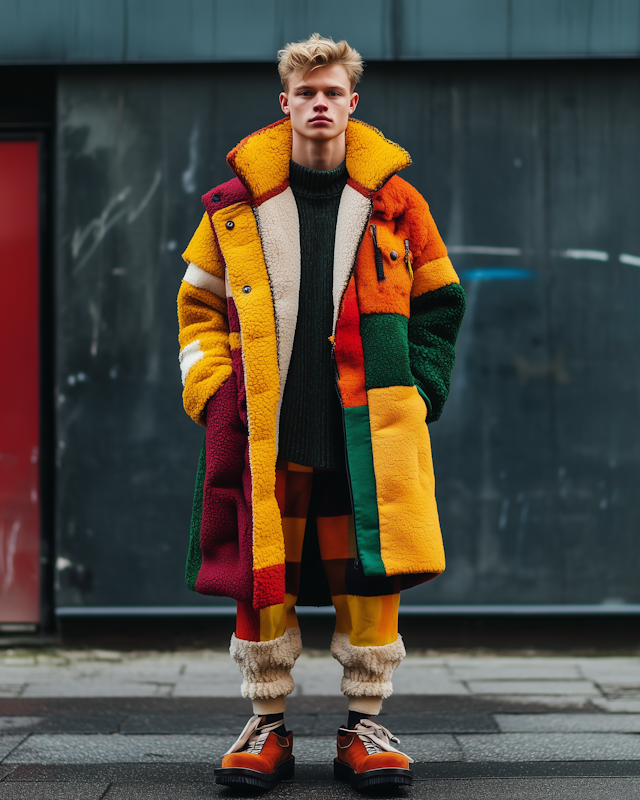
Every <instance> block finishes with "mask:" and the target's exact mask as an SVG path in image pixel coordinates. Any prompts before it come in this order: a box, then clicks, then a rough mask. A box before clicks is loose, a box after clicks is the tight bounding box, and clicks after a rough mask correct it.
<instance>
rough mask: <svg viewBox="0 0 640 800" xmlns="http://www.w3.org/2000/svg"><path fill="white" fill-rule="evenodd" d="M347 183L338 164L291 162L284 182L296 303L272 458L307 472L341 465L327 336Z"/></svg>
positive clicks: (337, 410)
mask: <svg viewBox="0 0 640 800" xmlns="http://www.w3.org/2000/svg"><path fill="white" fill-rule="evenodd" d="M347 178H348V175H347V168H346V166H345V164H344V163H343V164H341V165H340V166H339V167H338V168H337V169H334V170H331V171H329V172H318V171H316V170H311V169H307V168H306V167H302V166H300V164H296V163H295V162H294V161H292V162H291V171H290V174H289V181H290V184H291V189H292V191H293V194H294V197H295V198H296V204H297V206H298V217H299V220H300V260H301V264H300V270H301V273H300V304H299V307H298V322H297V326H296V333H295V338H294V342H293V352H292V354H291V364H290V365H289V373H288V376H287V383H286V386H285V390H284V397H283V399H282V410H281V413H280V446H279V452H278V456H279V458H283V459H286V460H287V461H294V462H295V463H296V464H303V465H304V466H307V467H325V468H332V469H335V468H336V467H338V466H339V465H341V464H342V463H343V461H344V439H343V432H342V414H341V409H340V401H339V400H338V394H337V392H336V385H335V372H334V368H333V364H332V362H331V343H330V342H329V336H331V332H332V325H333V250H334V244H335V238H336V221H337V218H338V207H339V205H340V196H341V194H342V190H343V189H344V187H345V184H346V182H347Z"/></svg>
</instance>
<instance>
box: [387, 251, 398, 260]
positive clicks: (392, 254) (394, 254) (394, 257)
mask: <svg viewBox="0 0 640 800" xmlns="http://www.w3.org/2000/svg"><path fill="white" fill-rule="evenodd" d="M389 255H390V256H391V260H392V261H395V260H396V259H397V258H398V254H397V253H396V251H395V250H392V251H391V252H390V253H389Z"/></svg>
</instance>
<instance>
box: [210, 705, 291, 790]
mask: <svg viewBox="0 0 640 800" xmlns="http://www.w3.org/2000/svg"><path fill="white" fill-rule="evenodd" d="M280 725H282V722H281V721H277V722H272V723H270V724H268V725H267V724H265V718H264V717H258V716H253V717H251V719H250V720H249V722H247V724H246V725H245V727H244V730H243V731H242V733H241V734H240V736H239V737H238V739H237V741H236V742H235V743H234V744H233V745H232V746H231V747H230V748H229V750H227V752H226V753H225V754H224V757H223V759H222V766H221V767H220V769H216V770H214V771H213V772H214V775H215V776H216V783H219V784H222V785H223V786H239V785H242V784H244V785H245V786H255V787H257V788H259V789H273V787H274V786H275V785H276V784H277V783H278V781H281V780H282V779H283V778H292V777H293V771H294V764H295V759H294V757H293V752H292V751H293V732H292V731H290V732H289V733H288V734H287V735H286V736H278V734H276V733H274V730H275V729H276V728H279V727H280Z"/></svg>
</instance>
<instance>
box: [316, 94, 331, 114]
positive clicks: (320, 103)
mask: <svg viewBox="0 0 640 800" xmlns="http://www.w3.org/2000/svg"><path fill="white" fill-rule="evenodd" d="M328 108H329V104H328V103H327V99H326V97H325V96H324V95H318V97H316V102H315V103H314V105H313V110H314V111H326V110H327V109H328Z"/></svg>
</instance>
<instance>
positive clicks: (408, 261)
mask: <svg viewBox="0 0 640 800" xmlns="http://www.w3.org/2000/svg"><path fill="white" fill-rule="evenodd" d="M404 265H405V267H406V268H407V272H408V273H409V277H410V278H411V280H412V281H413V269H412V268H411V251H410V250H409V240H408V239H405V240H404Z"/></svg>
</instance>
